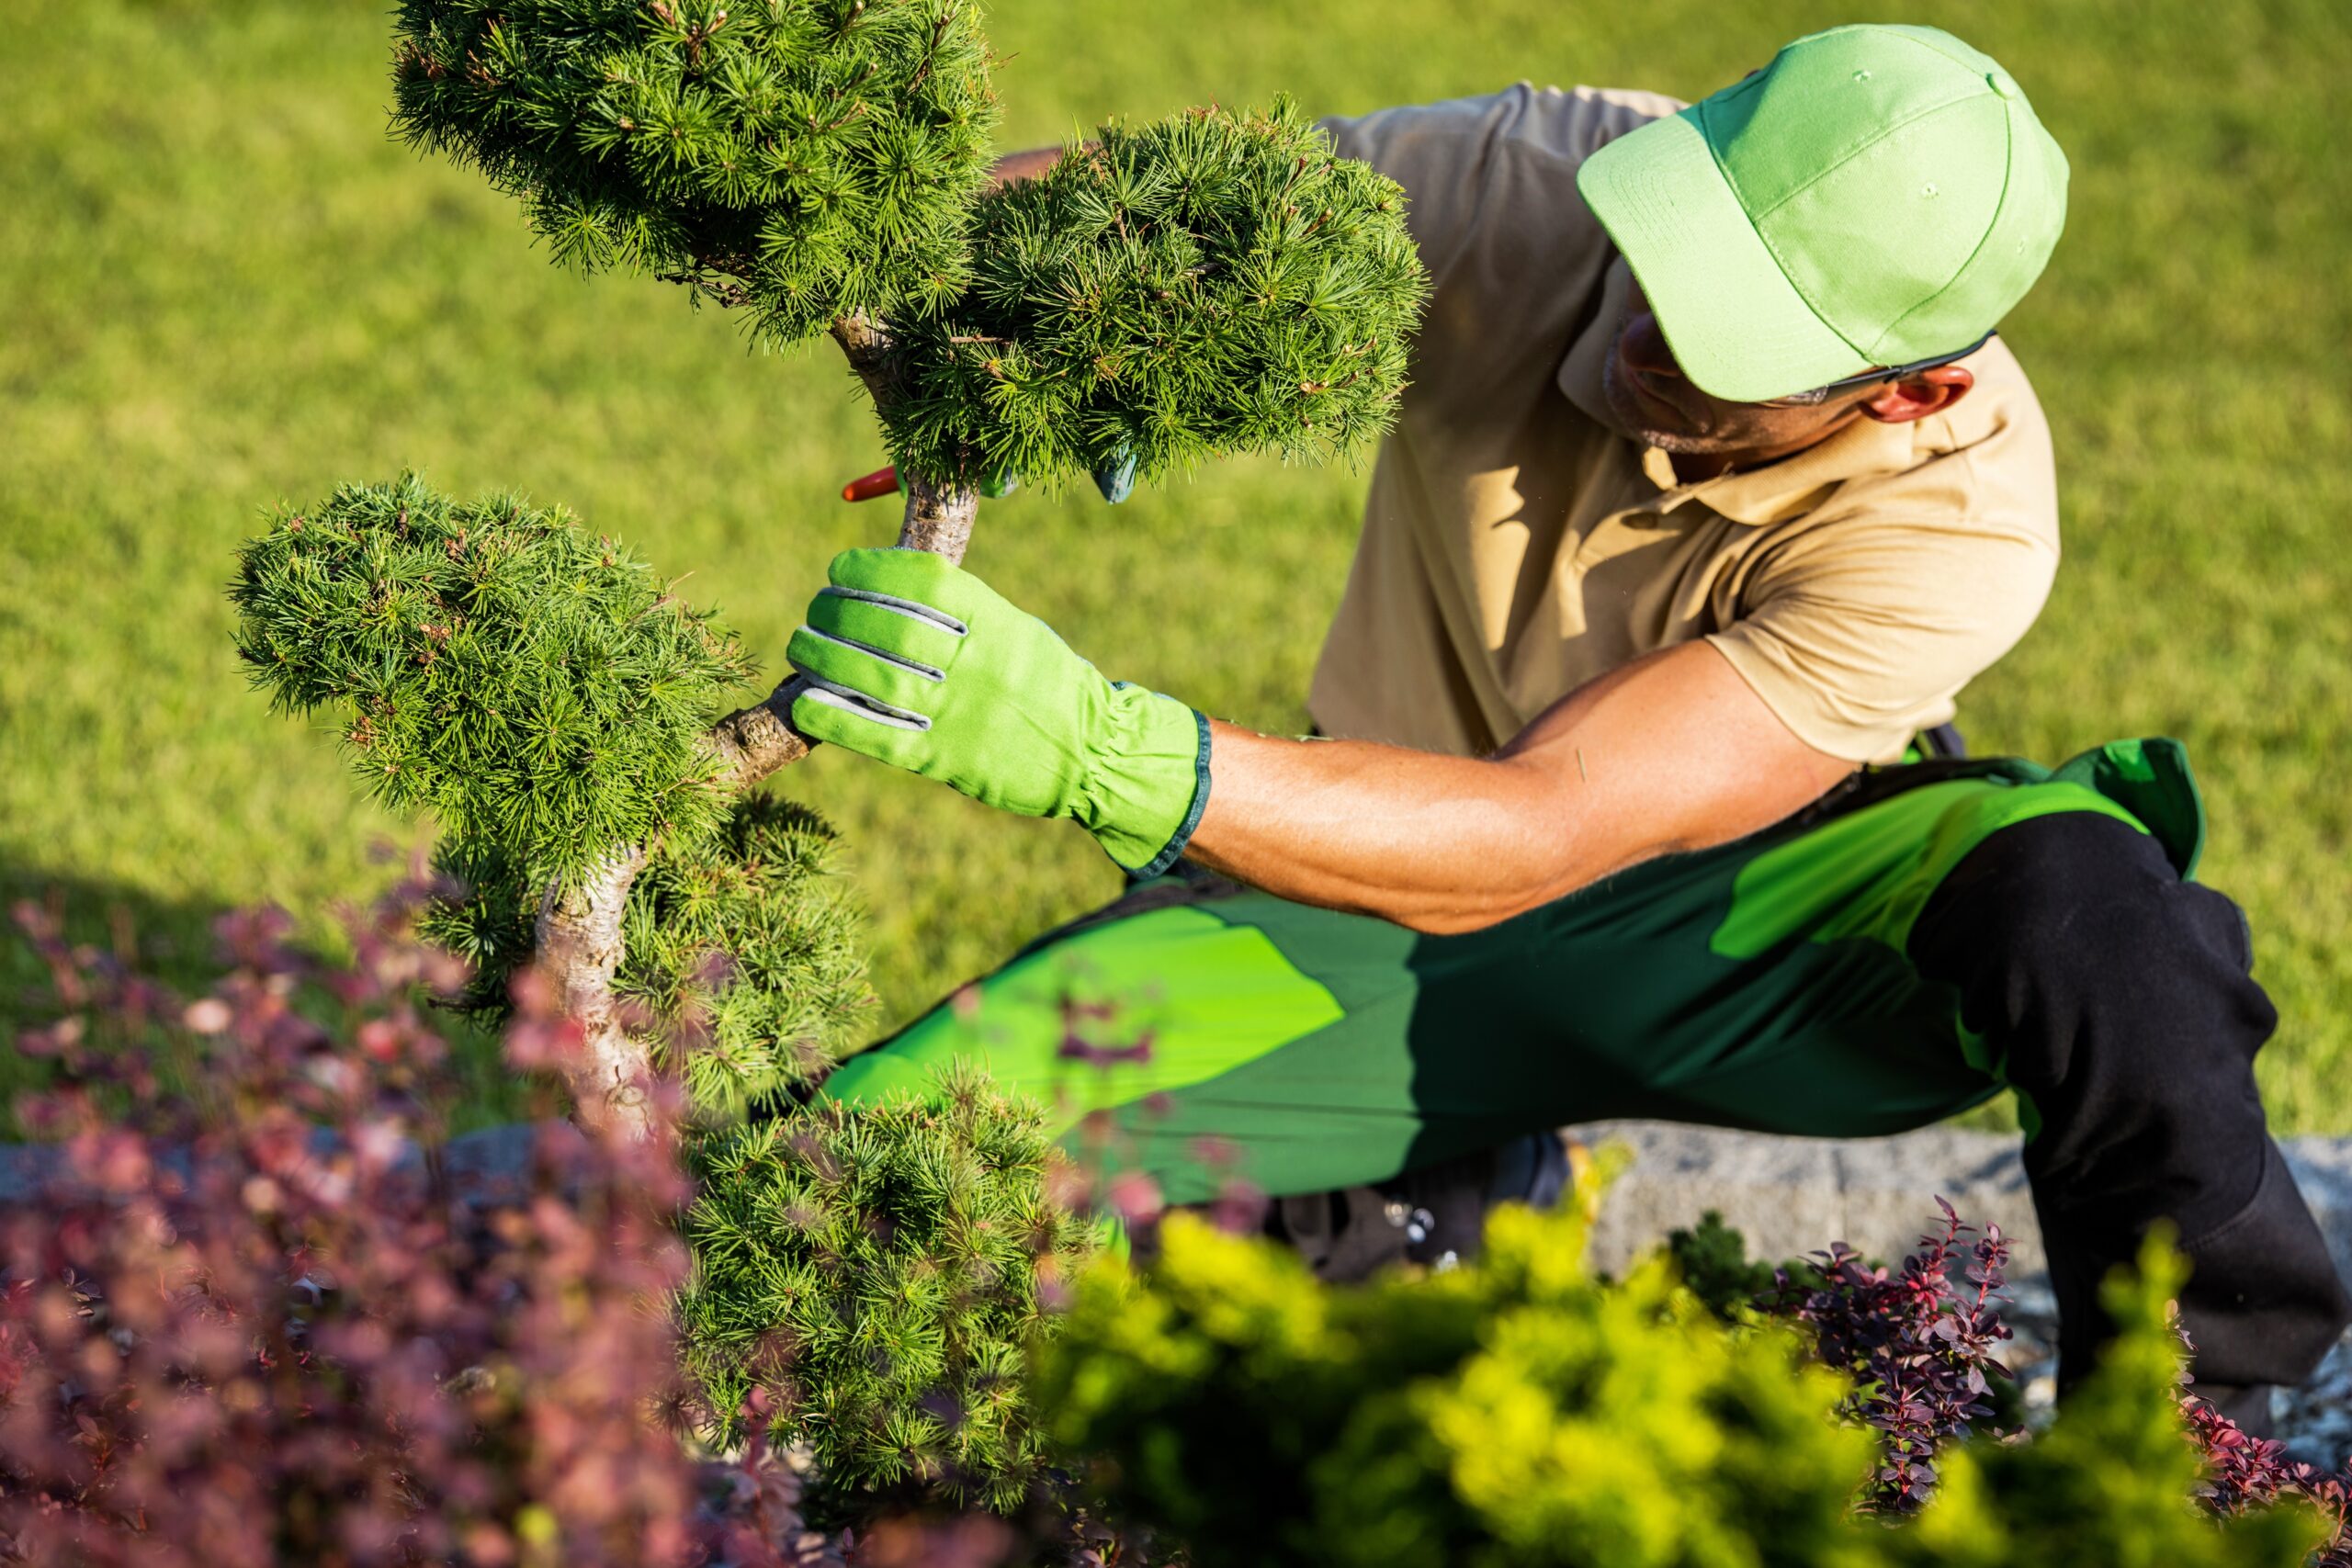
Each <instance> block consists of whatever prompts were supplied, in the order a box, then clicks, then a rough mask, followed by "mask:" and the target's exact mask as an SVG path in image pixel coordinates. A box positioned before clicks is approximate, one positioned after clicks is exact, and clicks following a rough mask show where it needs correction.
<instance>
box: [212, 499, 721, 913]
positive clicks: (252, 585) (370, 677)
mask: <svg viewBox="0 0 2352 1568" xmlns="http://www.w3.org/2000/svg"><path fill="white" fill-rule="evenodd" d="M230 598H231V601H232V603H233V604H234V605H235V607H236V610H237V616H238V623H237V651H238V653H239V654H240V656H241V657H242V658H243V660H244V661H245V663H246V664H247V666H248V667H249V668H250V670H251V671H252V675H253V681H254V685H256V686H258V687H261V688H263V689H265V690H266V691H267V692H268V693H269V694H270V698H271V702H272V705H274V706H276V707H277V708H280V709H282V710H285V711H288V712H291V713H295V714H301V715H308V714H310V713H312V712H313V711H315V710H317V709H319V708H322V707H324V708H328V709H331V710H334V711H335V712H336V713H338V714H340V715H342V716H344V725H343V739H344V743H345V747H346V748H347V749H348V750H349V752H350V755H351V763H352V768H353V771H354V772H355V773H357V775H358V777H359V779H360V782H361V783H362V784H364V785H365V786H366V787H367V789H368V793H369V794H371V795H374V796H375V797H376V798H377V799H379V800H381V801H382V802H384V803H385V804H386V805H388V806H390V807H393V808H394V809H396V810H401V811H409V812H413V811H420V810H422V811H430V812H431V813H432V814H433V815H434V816H435V818H438V819H439V821H440V823H441V826H442V827H443V829H445V830H446V831H447V833H448V835H449V836H450V837H451V838H452V839H453V840H457V841H458V842H460V843H462V844H466V845H469V846H472V849H471V851H470V853H472V854H474V855H476V856H480V855H483V854H495V855H497V856H499V857H501V858H503V860H504V861H506V862H507V863H511V864H513V865H515V867H518V868H519V869H520V871H521V873H522V874H523V875H524V876H525V877H526V878H527V879H529V880H532V881H534V882H538V881H544V880H547V879H549V878H555V879H569V878H571V877H575V876H578V875H580V874H582V873H583V872H585V871H587V870H588V869H589V868H590V867H591V866H593V865H594V864H596V863H599V862H600V861H601V860H603V859H604V858H605V856H607V855H609V854H610V853H611V852H613V851H614V849H615V848H616V847H617V846H620V845H623V844H635V843H648V842H651V841H653V840H679V841H681V842H691V841H693V840H697V839H699V838H701V837H703V836H704V835H706V834H707V833H708V832H710V831H711V830H712V829H715V828H716V827H717V826H718V823H719V822H720V820H721V819H722V818H723V817H724V816H725V815H726V812H727V808H728V803H727V799H726V797H725V796H724V795H722V794H721V793H719V792H718V791H717V790H714V789H713V788H712V787H711V782H712V779H713V776H714V773H715V771H716V768H717V763H716V762H715V761H714V760H713V759H712V757H711V756H710V755H709V753H708V752H707V750H706V749H705V748H704V746H703V745H702V743H701V738H702V733H703V729H704V727H705V726H707V724H708V723H709V722H710V720H711V718H712V717H713V716H715V715H716V714H717V713H718V712H719V711H721V707H722V704H723V702H724V700H725V698H726V697H727V696H728V694H730V693H732V692H734V691H736V690H737V689H738V688H740V687H741V686H742V684H743V683H744V682H746V681H747V680H749V679H750V677H751V675H752V668H753V667H752V660H750V658H749V657H748V656H747V655H746V654H745V653H744V652H743V650H742V649H741V647H740V646H739V645H738V644H737V643H736V641H735V639H734V637H732V635H731V634H729V632H728V631H727V630H726V629H725V628H724V627H723V626H719V625H718V623H717V622H716V621H714V620H713V619H712V618H711V617H710V616H709V615H707V614H706V613H704V612H701V611H697V610H695V609H694V608H692V607H691V606H689V605H687V604H684V603H683V602H682V601H680V600H679V599H678V598H677V597H676V596H674V595H673V594H672V593H671V592H669V590H668V588H667V586H666V585H664V584H662V583H661V582H659V581H656V580H655V579H654V577H653V575H652V573H651V571H650V569H649V568H648V567H647V566H646V565H645V563H644V562H642V561H640V560H639V559H637V558H635V557H634V556H632V555H630V554H629V553H628V550H626V549H625V548H624V547H621V546H619V545H617V544H615V543H614V542H612V541H611V540H608V539H597V538H593V537H591V536H588V535H587V534H585V533H583V532H582V530H581V529H580V528H578V527H577V526H575V525H574V524H573V522H572V519H571V514H570V513H566V512H564V511H563V510H562V509H561V508H555V509H551V510H547V511H537V510H534V509H532V508H531V507H529V506H527V505H526V504H525V503H524V502H522V501H521V500H519V499H517V498H515V497H512V496H488V497H484V498H483V499H481V500H479V501H476V502H469V503H467V504H463V505H460V504H458V503H457V502H452V501H450V500H449V499H448V498H447V497H445V496H442V495H438V494H436V493H435V492H434V491H431V490H430V489H428V488H426V486H425V485H424V483H423V481H422V480H420V479H418V478H417V477H416V476H415V475H413V474H406V475H402V476H401V478H400V479H396V480H394V481H392V482H391V483H390V484H380V485H345V486H344V487H343V488H342V489H340V490H338V491H335V492H334V495H333V496H332V497H331V498H329V499H328V500H327V501H326V502H322V503H321V504H319V505H315V506H308V507H301V508H293V507H284V506H281V507H280V508H279V509H278V511H277V514H276V516H275V517H274V518H273V519H272V521H271V524H270V526H269V528H268V530H267V531H266V533H264V534H262V535H261V536H259V537H257V538H254V539H252V540H250V541H248V542H247V543H246V545H245V547H244V549H243V552H242V554H241V558H240V562H239V570H238V574H237V578H236V581H235V582H234V583H233V584H232V587H231V590H230Z"/></svg>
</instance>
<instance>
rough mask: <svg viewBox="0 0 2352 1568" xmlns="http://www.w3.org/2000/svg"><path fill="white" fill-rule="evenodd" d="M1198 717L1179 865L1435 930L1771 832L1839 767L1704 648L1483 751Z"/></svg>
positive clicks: (1677, 654)
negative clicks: (1193, 803)
mask: <svg viewBox="0 0 2352 1568" xmlns="http://www.w3.org/2000/svg"><path fill="white" fill-rule="evenodd" d="M1212 728H1213V739H1212V748H1211V762H1212V769H1213V777H1214V781H1215V782H1214V784H1213V786H1212V788H1211V789H1210V791H1209V798H1208V805H1207V807H1206V809H1205V810H1204V812H1203V814H1202V818H1201V822H1200V827H1199V829H1198V830H1197V831H1196V832H1195V833H1194V835H1193V840H1192V844H1191V846H1190V848H1189V849H1188V850H1187V854H1188V856H1189V857H1190V858H1191V859H1193V861H1196V862H1198V863H1200V864H1202V865H1204V866H1206V867H1208V868H1209V869H1211V870H1213V871H1217V872H1221V873H1223V874H1227V875H1229V876H1233V877H1236V878H1238V879H1239V880H1241V881H1244V882H1247V883H1250V884H1251V885H1252V886H1258V887H1262V888H1264V889H1266V890H1267V891H1268V892H1271V893H1275V894H1279V895H1281V896H1282V897H1286V898H1295V899H1297V900H1299V901H1300V902H1302V903H1308V904H1317V905H1321V906H1323V907H1325V908H1336V909H1351V910H1356V911H1360V912H1362V913H1365V914H1372V915H1378V916H1381V917H1383V918H1384V919H1390V920H1394V921H1396V922H1397V923H1398V924H1400V925H1404V926H1409V927H1411V928H1412V929H1413V930H1415V931H1429V932H1432V933H1444V932H1452V931H1476V930H1477V929H1479V928H1480V927H1483V926H1488V925H1493V924H1495V923H1496V922H1498V921H1500V920H1505V919H1510V917H1512V916H1513V915H1518V914H1522V913H1524V912H1525V911H1527V910H1529V909H1532V908H1536V907H1538V906H1539V905H1543V904H1546V903H1549V902H1550V901H1552V900H1553V899H1555V898H1559V897H1566V895H1567V894H1570V893H1573V892H1575V891H1576V890H1577V888H1579V887H1582V886H1586V885H1587V884H1588V883H1591V882H1594V881H1597V880H1598V879H1600V877H1603V876H1606V875H1608V874H1610V873H1611V872H1614V871H1622V870H1623V869H1624V868H1625V867H1627V866H1630V865H1634V864H1636V863H1639V862H1642V861H1645V860H1648V859H1651V858H1652V857H1654V856H1657V855H1661V854H1666V853H1668V852H1672V851H1676V850H1693V849H1703V848H1705V847H1707V846H1708V845H1711V844H1720V843H1724V842H1727V841H1728V840H1733V839H1736V838H1739V837H1741V836H1743V835H1745V834H1747V833H1752V832H1754V831H1756V830H1757V829H1760V828H1765V827H1769V826H1770V825H1771V824H1772V823H1774V822H1777V821H1779V820H1780V819H1781V818H1784V817H1786V816H1788V815H1790V814H1791V813H1792V812H1794V811H1796V810H1798V809H1800V808H1801V807H1804V806H1805V805H1807V804H1808V803H1810V802H1811V801H1813V800H1815V798H1817V797H1818V796H1819V795H1821V794H1822V792H1823V791H1825V790H1826V789H1828V788H1829V787H1830V786H1831V785H1832V784H1836V783H1837V782H1838V780H1839V779H1841V778H1843V777H1845V776H1846V774H1848V773H1850V772H1852V771H1853V766H1854V765H1853V764H1852V763H1851V762H1849V761H1844V760H1842V759H1840V758H1837V757H1832V756H1830V755H1828V754H1826V752H1822V751H1817V750H1814V749H1813V748H1812V747H1810V746H1808V745H1806V744H1805V743H1804V741H1802V740H1800V739H1797V738H1796V736H1794V735H1793V734H1792V733H1791V732H1790V730H1789V729H1788V727H1787V726H1785V725H1784V724H1782V723H1781V720H1780V719H1779V718H1778V717H1777V716H1774V714H1773V713H1772V710H1771V709H1770V708H1769V707H1767V706H1765V705H1764V702H1763V699H1761V698H1760V697H1758V695H1757V694H1755V692H1754V690H1753V689H1751V688H1750V687H1749V686H1748V684H1747V682H1745V681H1744V680H1742V679H1741V678H1740V676H1739V674H1738V673H1737V672H1736V671H1734V670H1733V669H1732V667H1731V665H1730V663H1729V662H1728V661H1727V660H1725V659H1724V656H1723V655H1722V654H1720V653H1718V652H1717V651H1716V650H1715V649H1714V648H1713V646H1712V645H1711V644H1708V643H1705V642H1691V643H1685V644H1682V645H1680V646H1679V647H1675V648H1671V649H1665V650H1663V651H1661V652H1658V653H1654V654H1651V655H1649V656H1648V657H1646V658H1644V659H1640V660H1635V661H1634V662H1633V663H1631V664H1628V665H1626V666H1624V667H1623V669H1620V670H1615V671H1611V672H1610V673H1609V674H1607V675H1604V676H1602V677H1600V679H1599V680H1596V681H1593V682H1589V683H1588V684H1586V685H1584V686H1581V687H1579V688H1577V690H1576V691H1574V692H1571V693H1570V694H1568V695H1567V696H1566V697H1564V698H1562V699H1561V700H1560V701H1559V702H1558V703H1557V704H1555V705H1554V706H1552V707H1551V708H1549V709H1548V710H1546V711H1545V712H1544V714H1543V716H1540V717H1538V718H1537V719H1536V720H1535V722H1534V723H1532V724H1531V725H1529V726H1528V727H1527V728H1526V729H1524V730H1523V731H1521V733H1520V735H1519V736H1518V738H1517V739H1514V740H1512V741H1511V743H1510V745H1508V746H1506V747H1504V748H1503V749H1502V750H1500V751H1498V752H1497V753H1496V754H1495V755H1494V756H1492V757H1487V758H1470V757H1452V756H1446V755H1442V754H1440V753H1435V752H1428V751H1408V750H1403V749H1401V748H1397V747H1393V746H1382V745H1376V744H1374V743H1371V742H1368V741H1353V740H1317V741H1298V740H1283V739H1272V738H1270V737H1267V736H1262V735H1257V734H1253V733H1252V732H1250V731H1249V730H1246V729H1241V728H1236V727H1234V726H1232V725H1229V724H1223V723H1217V724H1215V725H1214V726H1213V727H1212Z"/></svg>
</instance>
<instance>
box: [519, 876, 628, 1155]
mask: <svg viewBox="0 0 2352 1568" xmlns="http://www.w3.org/2000/svg"><path fill="white" fill-rule="evenodd" d="M644 864H645V851H644V849H643V848H642V847H641V846H639V845H635V844H632V845H629V846H628V848H627V849H625V850H623V851H621V852H619V853H617V854H616V855H615V856H613V858H612V859H610V860H608V861H606V862H605V863H604V864H603V865H602V866H599V867H598V868H597V869H596V870H595V871H594V872H593V873H591V874H589V875H587V876H585V877H582V879H581V881H580V882H579V884H578V885H577V886H573V887H571V888H565V887H563V886H560V885H557V886H549V887H548V890H547V892H546V894H545V895H544V896H542V897H541V898H540V900H539V918H538V923H537V928H536V930H535V931H534V945H535V946H536V948H537V957H538V964H539V968H540V970H541V971H542V973H544V974H545V975H546V976H547V977H548V979H549V980H550V981H551V982H553V983H554V986H555V988H556V1007H557V1009H558V1010H560V1012H561V1013H562V1014H563V1016H564V1017H565V1018H568V1019H570V1020H571V1021H572V1022H574V1023H576V1024H578V1025H579V1026H580V1033H581V1042H580V1047H579V1050H578V1052H577V1053H576V1054H575V1055H571V1057H570V1058H568V1059H567V1060H566V1061H564V1062H563V1063H562V1065H561V1066H560V1067H559V1068H558V1071H559V1072H560V1075H561V1076H562V1077H563V1080H564V1087H565V1088H566V1089H570V1090H571V1107H572V1115H573V1117H574V1118H575V1119H577V1120H578V1121H580V1122H583V1123H585V1124H588V1125H591V1126H598V1127H603V1126H618V1127H619V1128H621V1129H623V1130H625V1131H627V1132H628V1133H629V1134H633V1135H634V1136H637V1137H640V1138H641V1137H648V1136H650V1135H651V1134H652V1132H653V1122H652V1116H653V1102H652V1100H651V1097H650V1096H649V1095H648V1094H647V1092H646V1090H647V1088H648V1086H649V1085H650V1083H651V1081H652V1076H653V1056H652V1053H651V1052H650V1050H649V1049H648V1048H647V1046H646V1043H645V1042H644V1041H642V1040H639V1039H638V1038H636V1037H635V1036H634V1035H632V1034H630V1033H629V1032H628V1021H626V1020H625V1019H623V1018H622V1016H621V1010H620V1005H619V1001H618V999H617V998H615V997H614V995H613V976H614V973H615V972H616V971H617V970H618V969H619V968H620V963H621V952H622V947H623V945H624V944H623V942H622V938H621V911H622V909H623V908H626V907H627V905H628V893H629V888H630V887H631V886H634V885H635V884H636V882H637V874H638V872H639V870H640V869H641V868H642V867H643V866H644Z"/></svg>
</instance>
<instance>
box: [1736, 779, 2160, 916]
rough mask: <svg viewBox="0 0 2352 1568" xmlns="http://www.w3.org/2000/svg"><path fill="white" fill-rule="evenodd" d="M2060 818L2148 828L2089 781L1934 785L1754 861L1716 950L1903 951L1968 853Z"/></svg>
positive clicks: (1742, 875) (1743, 874)
mask: <svg viewBox="0 0 2352 1568" xmlns="http://www.w3.org/2000/svg"><path fill="white" fill-rule="evenodd" d="M2061 811H2091V812H2098V813H2099V814H2101V815H2103V816H2108V817H2113V818H2116V819H2118V820H2119V821H2122V822H2127V823H2130V824H2131V826H2132V827H2134V828H2140V830H2141V831H2142V832H2145V831H2147V829H2145V828H2142V827H2141V825H2140V822H2139V820H2138V819H2137V818H2134V817H2133V816H2132V815H2131V813H2130V812H2129V811H2126V810H2125V809H2124V808H2123V807H2120V806H2118V805H2117V804H2115V802H2113V801H2111V800H2109V799H2108V798H2107V797H2106V796H2104V795H2100V794H2098V792H2097V791H2095V790H2092V789H2090V788H2089V787H2087V786H2086V785H2084V784H2074V783H2070V782H2064V781H2052V782H2050V783H2047V784H1995V783H1990V782H1987V781H1985V780H1981V779H1955V780H1952V781H1951V782H1950V783H1947V784H1928V785H1926V786H1924V787H1922V788H1919V789H1916V790H1912V791H1910V792H1909V793H1907V794H1904V795H1896V796H1894V798H1893V799H1891V800H1886V801H1882V802H1881V803H1879V804H1878V805H1876V806H1873V807H1869V808H1868V809H1866V810H1862V811H1857V812H1855V813H1853V814H1852V815H1851V816H1849V817H1842V818H1836V819H1834V820H1832V821H1830V822H1826V823H1825V824H1823V825H1822V826H1821V827H1819V828H1816V829H1814V830H1813V831H1811V832H1809V833H1806V834H1805V835H1804V836H1803V837H1802V838H1798V839H1793V840H1790V841H1789V842H1787V843H1784V844H1781V845H1778V846H1776V847H1774V848H1772V849H1770V850H1767V851H1765V852H1762V853H1761V854H1758V855H1757V856H1756V857H1755V858H1754V859H1753V860H1751V861H1749V862H1748V863H1747V864H1746V865H1744V866H1742V867H1741V868H1740V871H1739V875H1738V878H1737V881H1736V886H1735V888H1734V892H1733V901H1732V909H1731V914H1730V916H1729V917H1728V918H1727V919H1725V920H1724V923H1723V924H1722V925H1721V926H1720V927H1718V928H1717V929H1716V931H1715V933H1714V936H1713V947H1714V949H1715V951H1716V952H1717V953H1722V954H1723V955H1724V956H1725V957H1727V958H1752V957H1755V956H1757V955H1758V954H1759V953H1768V952H1770V950H1771V949H1772V948H1774V947H1776V946H1778V945H1780V944H1781V942H1787V941H1790V940H1791V939H1792V938H1795V937H1798V936H1802V937H1804V940H1806V941H1808V942H1834V941H1836V940H1838V938H1840V937H1849V936H1850V937H1868V938H1871V939H1872V940H1874V941H1877V942H1883V943H1885V944H1886V945H1887V946H1889V947H1891V948H1893V949H1894V950H1895V951H1896V952H1898V953H1899V952H1901V951H1903V949H1904V946H1905V943H1906V942H1908V941H1909V940H1910V936H1911V927H1912V924H1913V922H1915V921H1916V920H1917V919H1918V918H1919V911H1920V910H1921V909H1923V908H1926V907H1927V903H1928V896H1929V895H1930V894H1932V893H1934V892H1935V890H1936V888H1937V887H1938V886H1940V885H1941V884H1942V882H1943V879H1944V878H1945V877H1946V876H1947V875H1949V874H1951V869H1952V867H1954V866H1956V865H1958V864H1959V863H1961V860H1962V858H1963V857H1964V856H1965V855H1966V854H1967V853H1968V852H1969V851H1971V850H1973V849H1974V848H1975V847H1976V846H1977V845H1979V844H1981V843H1983V842H1984V841H1985V840H1986V839H1988V838H1990V837H1991V836H1992V835H1993V834H1994V833H1996V832H1997V831H1999V830H2000V829H2003V828H2007V827H2010V826H2013V825H2015V824H2017V823H2019V822H2026V821H2030V820H2032V819H2033V818H2037V817H2048V816H2051V815H2053V814H2055V813H2057V812H2061Z"/></svg>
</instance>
